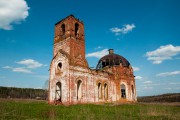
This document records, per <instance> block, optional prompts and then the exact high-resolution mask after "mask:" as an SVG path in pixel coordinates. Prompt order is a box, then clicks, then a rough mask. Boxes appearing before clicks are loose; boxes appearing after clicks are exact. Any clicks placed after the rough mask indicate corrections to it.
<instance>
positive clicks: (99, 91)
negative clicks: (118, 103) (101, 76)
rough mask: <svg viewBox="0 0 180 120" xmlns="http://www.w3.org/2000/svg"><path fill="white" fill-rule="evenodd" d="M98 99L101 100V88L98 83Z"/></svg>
mask: <svg viewBox="0 0 180 120" xmlns="http://www.w3.org/2000/svg"><path fill="white" fill-rule="evenodd" d="M98 98H99V99H101V98H102V86H101V83H98Z"/></svg>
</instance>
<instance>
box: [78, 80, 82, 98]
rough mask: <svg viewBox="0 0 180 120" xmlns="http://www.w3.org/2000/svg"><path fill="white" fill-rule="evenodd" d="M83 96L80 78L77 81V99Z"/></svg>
mask: <svg viewBox="0 0 180 120" xmlns="http://www.w3.org/2000/svg"><path fill="white" fill-rule="evenodd" d="M81 98H82V81H81V80H78V82H77V100H81Z"/></svg>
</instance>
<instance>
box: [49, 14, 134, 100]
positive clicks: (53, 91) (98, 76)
mask: <svg viewBox="0 0 180 120" xmlns="http://www.w3.org/2000/svg"><path fill="white" fill-rule="evenodd" d="M122 85H124V86H125V87H123V86H122ZM122 89H123V90H122ZM123 101H133V102H134V101H136V86H135V80H134V75H133V69H132V67H131V66H130V65H129V66H123V65H122V64H119V65H114V66H106V67H104V68H103V69H94V70H92V69H90V68H89V66H88V63H87V60H86V58H85V39H84V25H83V23H82V22H81V21H79V20H78V19H76V18H75V17H74V16H73V15H70V16H68V17H66V18H65V19H63V20H61V21H59V22H58V23H56V24H55V38H54V57H53V59H52V62H51V65H50V80H49V103H50V104H77V103H97V102H123Z"/></svg>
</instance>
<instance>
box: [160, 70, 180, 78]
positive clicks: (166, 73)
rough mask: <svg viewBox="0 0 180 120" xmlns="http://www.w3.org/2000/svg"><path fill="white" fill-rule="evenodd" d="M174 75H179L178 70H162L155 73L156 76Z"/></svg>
mask: <svg viewBox="0 0 180 120" xmlns="http://www.w3.org/2000/svg"><path fill="white" fill-rule="evenodd" d="M174 75H180V71H173V72H164V73H159V74H157V76H161V77H166V76H174Z"/></svg>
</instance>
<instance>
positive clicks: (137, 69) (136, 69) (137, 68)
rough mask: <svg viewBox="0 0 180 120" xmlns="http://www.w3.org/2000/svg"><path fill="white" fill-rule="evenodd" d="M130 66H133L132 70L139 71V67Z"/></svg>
mask: <svg viewBox="0 0 180 120" xmlns="http://www.w3.org/2000/svg"><path fill="white" fill-rule="evenodd" d="M132 68H133V70H134V71H139V70H140V68H139V67H134V66H132Z"/></svg>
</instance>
